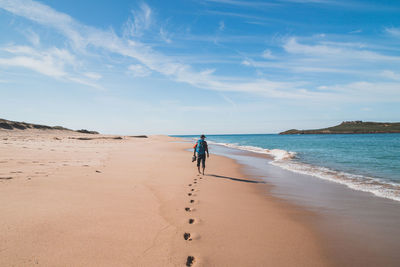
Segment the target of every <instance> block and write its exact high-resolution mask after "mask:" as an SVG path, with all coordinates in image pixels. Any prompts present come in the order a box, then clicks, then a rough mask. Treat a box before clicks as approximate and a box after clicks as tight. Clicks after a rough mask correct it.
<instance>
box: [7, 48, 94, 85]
mask: <svg viewBox="0 0 400 267" xmlns="http://www.w3.org/2000/svg"><path fill="white" fill-rule="evenodd" d="M0 50H2V51H5V52H7V53H8V54H9V56H7V57H2V58H0V66H5V67H22V68H26V69H30V70H32V71H35V72H38V73H40V74H43V75H46V76H49V77H52V78H56V79H63V80H67V81H71V82H75V83H79V84H83V85H87V86H90V87H94V88H98V89H102V87H101V86H99V85H97V84H95V83H93V82H90V81H86V80H85V79H83V78H82V77H80V75H79V74H76V73H75V74H74V72H73V71H69V69H75V68H76V67H77V66H79V65H80V63H79V61H78V60H77V59H76V57H75V56H74V55H72V54H71V53H70V52H69V51H68V50H66V49H59V48H56V47H53V48H49V49H42V50H40V49H39V48H33V47H30V46H6V47H2V48H0ZM83 75H84V76H86V77H88V78H91V79H96V78H97V77H99V75H98V74H95V73H84V74H83Z"/></svg>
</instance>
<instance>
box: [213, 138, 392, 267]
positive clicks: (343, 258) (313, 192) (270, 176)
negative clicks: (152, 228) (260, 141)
mask: <svg viewBox="0 0 400 267" xmlns="http://www.w3.org/2000/svg"><path fill="white" fill-rule="evenodd" d="M212 148H213V150H212V151H213V153H216V154H218V155H224V156H228V157H230V158H232V159H235V160H236V161H237V162H238V163H239V164H241V165H242V170H243V171H244V172H245V173H247V174H249V175H251V176H255V177H259V178H261V179H263V180H264V181H266V182H267V183H268V184H270V185H272V186H271V187H269V188H268V191H267V192H264V194H266V195H272V196H275V197H277V199H280V200H281V201H286V202H288V203H289V204H291V205H296V206H297V207H299V208H302V209H307V210H309V211H311V212H313V213H314V214H316V215H317V216H315V217H314V219H312V220H306V221H305V223H306V224H307V225H308V226H311V227H312V228H313V230H314V231H317V233H318V235H319V236H320V238H321V239H322V240H324V242H323V243H322V246H323V248H324V249H323V250H324V251H325V252H326V253H327V254H326V255H327V257H328V258H329V259H330V261H331V262H335V265H337V266H399V265H400V254H399V253H398V248H399V247H400V228H399V225H400V203H399V202H398V201H394V200H391V199H386V198H381V197H377V196H375V195H373V194H371V193H367V192H362V191H357V190H353V189H350V188H348V187H346V186H344V185H341V184H338V183H334V182H330V181H326V180H322V179H320V178H317V177H312V176H310V175H305V174H299V173H295V172H291V171H288V170H284V169H283V168H280V167H277V166H274V165H272V164H269V162H270V161H271V159H270V158H269V157H265V156H264V155H262V154H257V153H252V152H246V151H241V150H237V149H232V148H226V147H223V146H218V145H214V146H213V147H212Z"/></svg>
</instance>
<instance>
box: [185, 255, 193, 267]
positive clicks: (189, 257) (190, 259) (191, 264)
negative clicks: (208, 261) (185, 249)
mask: <svg viewBox="0 0 400 267" xmlns="http://www.w3.org/2000/svg"><path fill="white" fill-rule="evenodd" d="M193 263H194V257H193V256H188V257H187V259H186V266H189V267H190V266H193Z"/></svg>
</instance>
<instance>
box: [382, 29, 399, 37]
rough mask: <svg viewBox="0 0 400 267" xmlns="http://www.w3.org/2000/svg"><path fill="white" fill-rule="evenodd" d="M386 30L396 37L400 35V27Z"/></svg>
mask: <svg viewBox="0 0 400 267" xmlns="http://www.w3.org/2000/svg"><path fill="white" fill-rule="evenodd" d="M385 31H386V32H387V33H389V34H390V35H392V36H394V37H400V28H395V27H391V28H385Z"/></svg>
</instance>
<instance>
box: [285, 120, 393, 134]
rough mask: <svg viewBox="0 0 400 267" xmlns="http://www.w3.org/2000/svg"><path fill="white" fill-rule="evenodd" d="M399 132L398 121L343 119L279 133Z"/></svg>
mask: <svg viewBox="0 0 400 267" xmlns="http://www.w3.org/2000/svg"><path fill="white" fill-rule="evenodd" d="M371 133H400V123H399V122H395V123H392V122H363V121H344V122H342V123H341V124H339V125H336V126H333V127H328V128H323V129H314V130H296V129H291V130H287V131H284V132H281V133H279V134H371Z"/></svg>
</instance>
